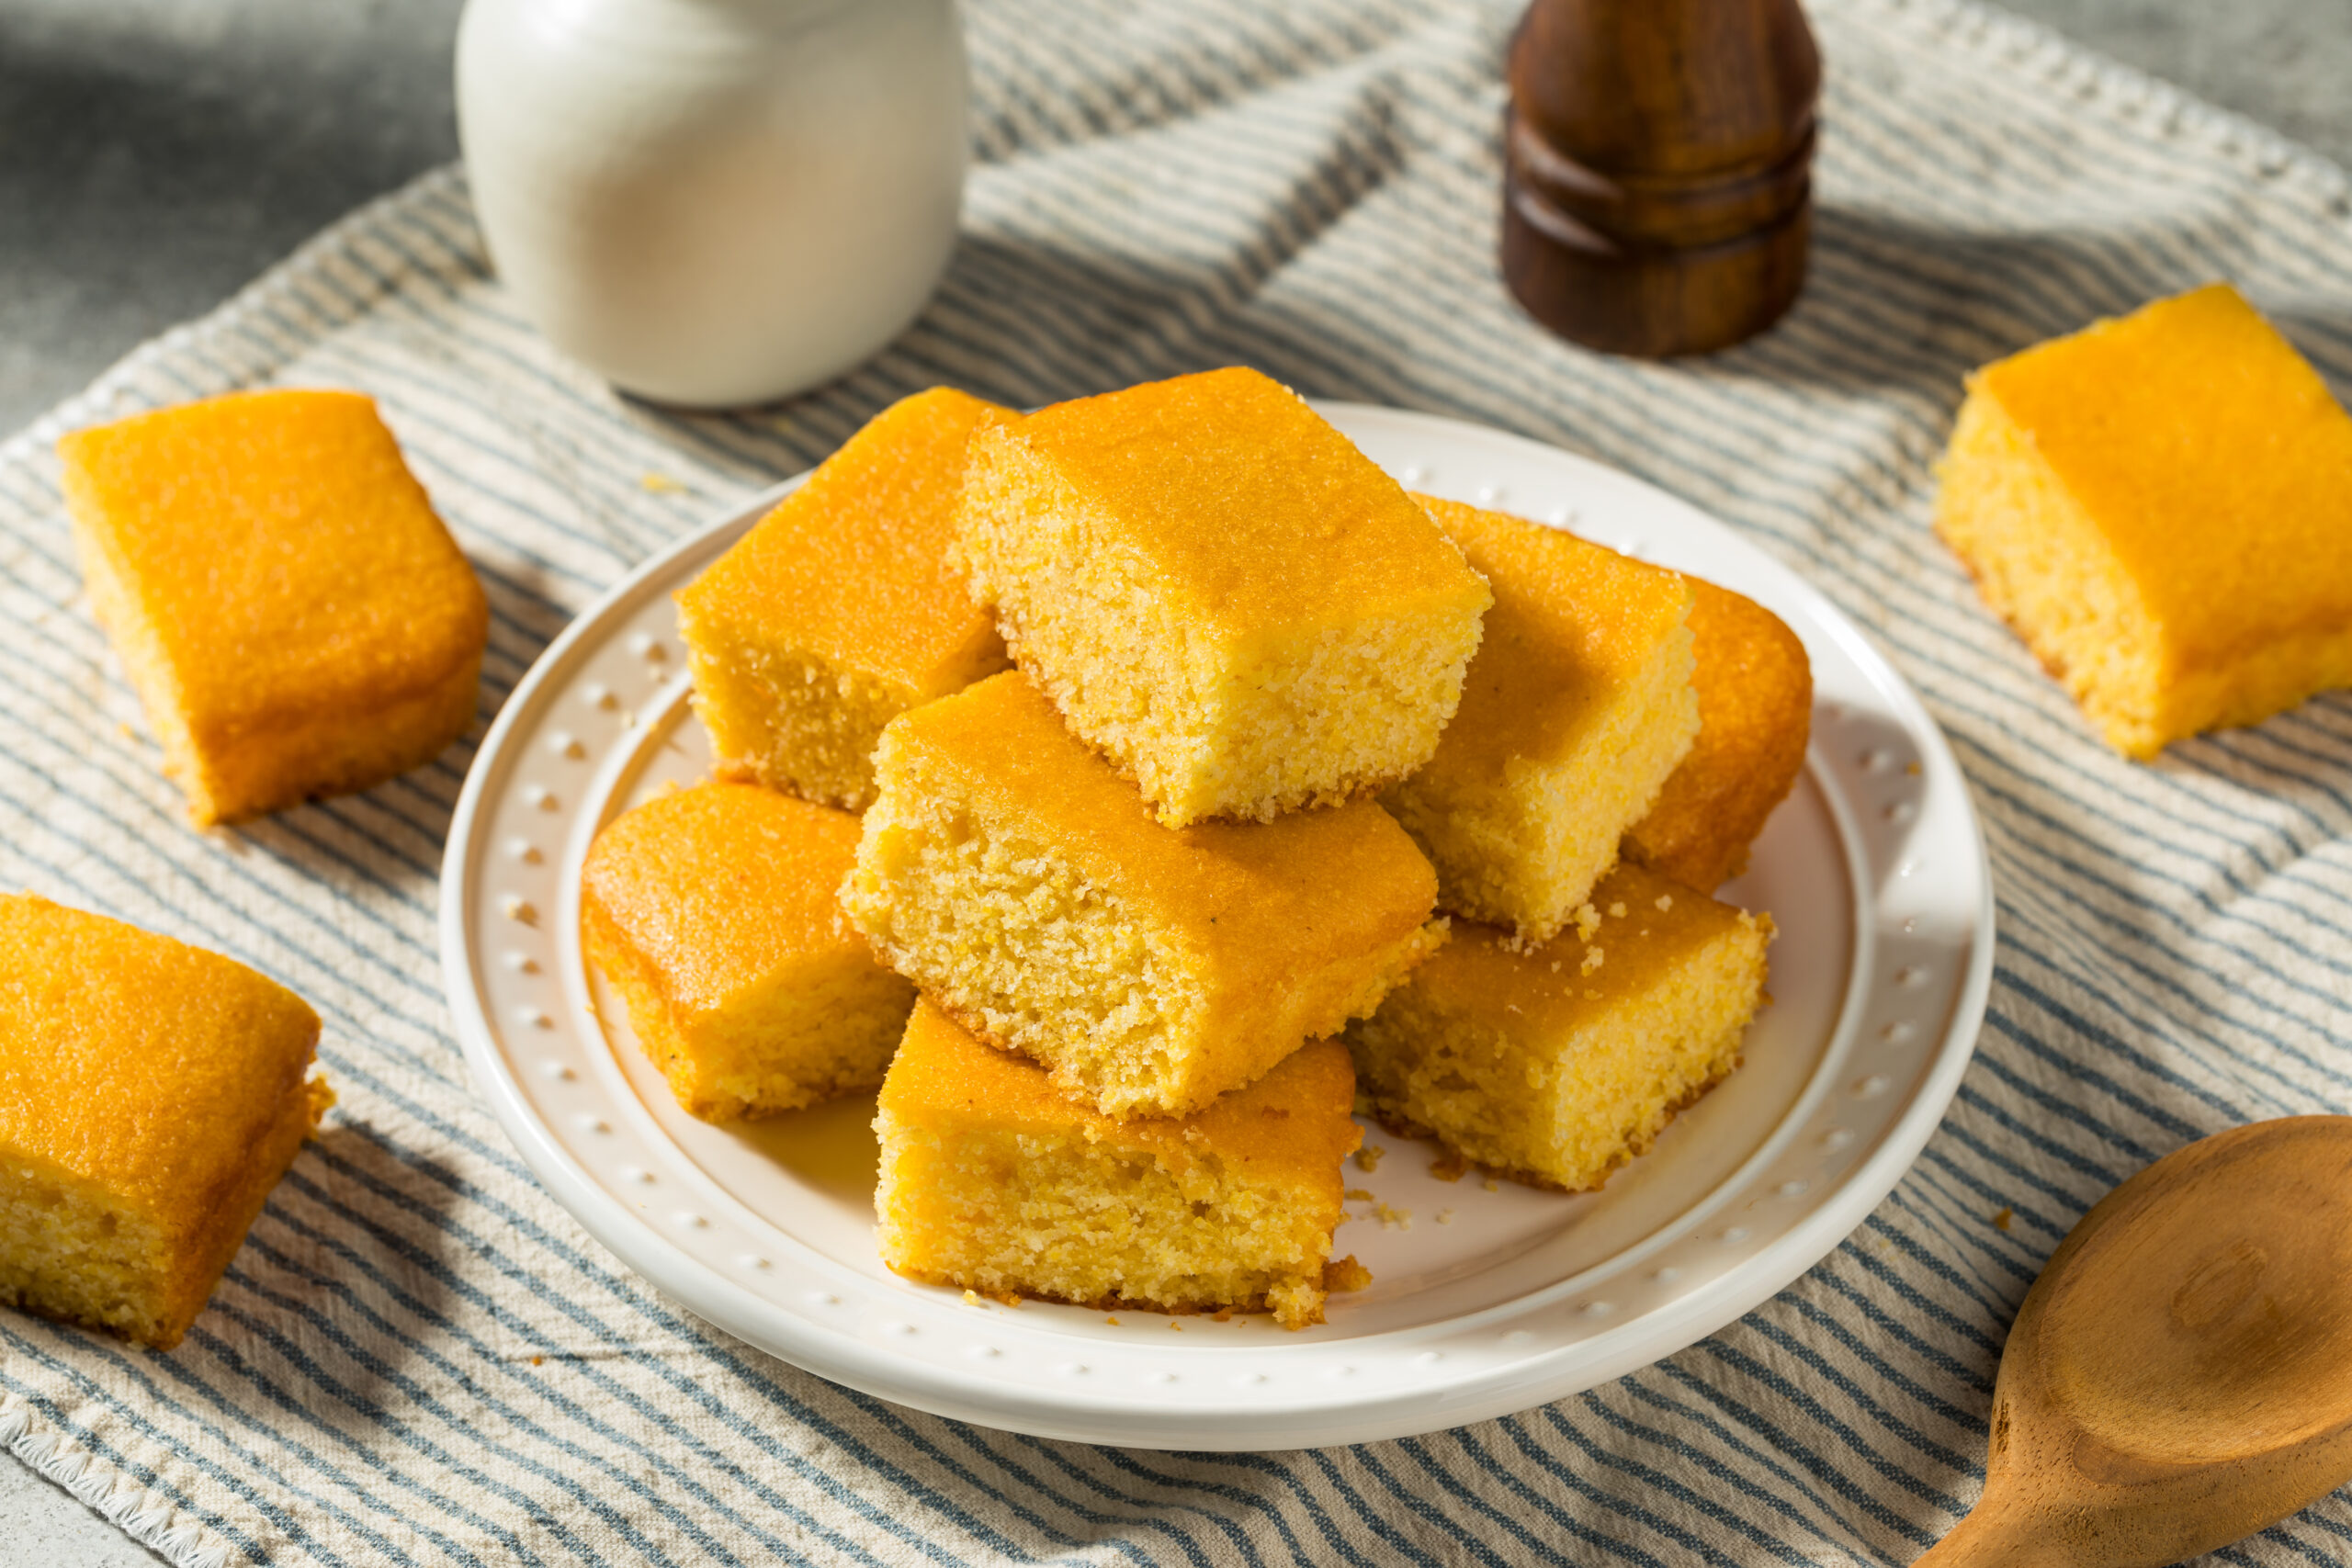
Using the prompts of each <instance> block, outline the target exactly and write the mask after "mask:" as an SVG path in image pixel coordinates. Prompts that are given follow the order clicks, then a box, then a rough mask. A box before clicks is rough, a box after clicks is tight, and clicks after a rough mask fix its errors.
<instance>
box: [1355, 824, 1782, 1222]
mask: <svg viewBox="0 0 2352 1568" xmlns="http://www.w3.org/2000/svg"><path fill="white" fill-rule="evenodd" d="M1603 886H1605V887H1606V888H1608V889H1609V890H1610V891H1611V895H1612V896H1614V897H1624V898H1626V899H1627V901H1628V902H1653V901H1655V900H1656V898H1657V897H1658V895H1659V894H1660V893H1661V892H1664V891H1666V890H1667V888H1666V884H1665V883H1664V880H1663V879H1662V878H1660V877H1658V876H1657V874H1655V873H1653V872H1650V871H1647V870H1645V869H1644V868H1642V867H1640V866H1636V865H1633V864H1631V863H1625V864H1621V865H1619V866H1618V868H1617V869H1616V870H1615V871H1613V872H1611V874H1610V875H1609V878H1608V880H1607V882H1605V883H1604V884H1603ZM1464 933H1465V934H1464V935H1463V936H1460V937H1457V938H1456V939H1455V941H1454V942H1452V943H1450V944H1449V945H1448V946H1447V948H1446V949H1445V951H1443V952H1442V953H1439V954H1438V955H1437V956H1436V957H1434V958H1432V959H1430V962H1429V963H1428V964H1424V965H1423V966H1422V967H1421V968H1420V970H1419V971H1418V972H1416V974H1415V975H1414V976H1413V977H1412V978H1411V979H1410V980H1408V982H1407V983H1406V984H1405V985H1404V986H1402V987H1398V989H1397V992H1396V993H1395V994H1394V995H1392V996H1391V997H1390V998H1388V1000H1387V1001H1386V1002H1385V1004H1383V1006H1382V1007H1381V1010H1380V1011H1379V1012H1377V1013H1375V1014H1374V1015H1373V1017H1371V1018H1370V1019H1367V1020H1364V1021H1363V1022H1361V1023H1358V1024H1355V1025H1353V1026H1351V1029H1350V1030H1349V1033H1348V1043H1349V1044H1350V1046H1351V1049H1352V1050H1353V1051H1354V1053H1355V1057H1356V1068H1357V1074H1358V1080H1357V1081H1358V1093H1359V1105H1360V1107H1361V1108H1362V1109H1363V1110H1364V1111H1367V1112H1368V1113H1370V1114H1371V1115H1372V1116H1374V1118H1375V1119H1377V1120H1378V1121H1380V1122H1382V1123H1384V1124H1385V1125H1387V1126H1389V1127H1391V1128H1393V1129H1395V1130H1396V1131H1397V1132H1399V1133H1405V1134H1411V1133H1416V1132H1422V1133H1433V1134H1435V1135H1436V1136H1437V1137H1438V1138H1439V1139H1440V1140H1441V1141H1442V1143H1443V1144H1445V1145H1447V1146H1448V1147H1450V1148H1452V1149H1453V1150H1456V1151H1458V1152H1459V1153H1460V1155H1461V1156H1462V1157H1463V1158H1464V1159H1466V1160H1472V1161H1476V1163H1478V1164H1480V1165H1483V1166H1486V1167H1487V1168H1490V1169H1491V1170H1494V1171H1495V1172H1497V1173H1498V1174H1501V1175H1505V1176H1509V1177H1511V1178H1513V1179H1518V1180H1521V1181H1527V1182H1531V1183H1532V1184H1535V1185H1538V1186H1547V1187H1555V1188H1558V1189H1561V1190H1566V1191H1584V1190H1591V1189H1594V1188H1597V1187H1599V1186H1600V1184H1601V1183H1602V1182H1603V1181H1605V1180H1606V1179H1607V1178H1608V1176H1609V1174H1610V1172H1611V1171H1612V1170H1614V1169H1615V1168H1617V1167H1618V1166H1620V1165H1622V1164H1623V1163H1624V1162H1625V1161H1626V1160H1627V1159H1629V1158H1631V1157H1633V1156H1634V1155H1636V1154H1638V1153H1640V1152H1641V1151H1643V1150H1645V1149H1646V1148H1647V1147H1648V1146H1649V1145H1650V1144H1651V1142H1652V1141H1653V1140H1654V1139H1655V1138H1656V1137H1657V1134H1658V1133H1659V1132H1660V1131H1661V1130H1662V1129H1663V1128H1664V1127H1665V1125H1666V1123H1667V1122H1668V1120H1669V1119H1671V1117H1672V1116H1673V1114H1674V1113H1675V1111H1677V1110H1678V1109H1679V1107H1681V1106H1682V1105H1684V1104H1687V1103H1689V1102H1690V1101H1691V1100H1695V1099H1696V1098H1697V1097H1698V1096H1699V1095H1700V1094H1702V1093H1703V1092H1704V1091H1705V1090H1706V1089H1709V1088H1710V1087H1712V1086H1713V1084H1715V1083H1716V1082H1718V1081H1720V1080H1721V1079H1722V1078H1723V1077H1724V1076H1725V1075H1726V1074H1728V1073H1729V1072H1730V1071H1731V1070H1732V1069H1733V1067H1735V1066H1736V1065H1737V1063H1738V1057H1739V1045H1740V1040H1741V1037H1742V1034H1743V1032H1745V1030H1746V1028H1747V1021H1748V1020H1749V1018H1750V1017H1751V1016H1752V1015H1753V1014H1754V1012H1755V1010H1756V1007H1757V1004H1758V995H1759V993H1760V992H1761V990H1762V987H1763V980H1764V948H1765V943H1766V942H1767V941H1769V939H1770V934H1771V923H1770V919H1767V918H1765V917H1760V916H1751V915H1748V914H1747V913H1744V912H1743V911H1741V910H1738V909H1735V908H1731V907H1729V906H1728V905H1724V904H1719V903H1716V902H1715V901H1714V900H1713V899H1712V898H1706V897H1701V896H1700V895H1698V894H1695V893H1692V892H1691V891H1689V890H1688V889H1682V890H1679V891H1678V892H1677V893H1676V896H1675V900H1674V910H1673V913H1672V914H1671V915H1668V916H1663V917H1661V918H1660V919H1658V920H1657V922H1656V923H1655V924H1654V926H1653V928H1652V933H1653V934H1652V935H1651V936H1649V937H1648V938H1640V937H1636V936H1634V935H1632V934H1631V933H1626V932H1620V933H1618V934H1616V935H1614V936H1613V937H1611V944H1610V945H1611V956H1612V962H1611V964H1609V966H1608V968H1607V970H1606V971H1605V972H1604V973H1603V977H1601V978H1600V980H1599V981H1598V983H1597V985H1596V986H1593V987H1583V986H1572V985H1570V984H1568V983H1566V982H1565V981H1564V979H1563V978H1562V977H1561V976H1555V975H1554V974H1553V973H1552V972H1551V964H1550V962H1549V954H1548V953H1547V952H1545V951H1544V950H1538V951H1537V952H1536V953H1534V954H1532V955H1531V954H1527V953H1519V952H1515V951H1513V950H1512V948H1511V947H1510V943H1509V942H1508V940H1507V938H1506V935H1505V933H1503V932H1501V931H1493V930H1481V929H1479V928H1475V927H1465V928H1464ZM1554 942H1555V946H1557V945H1561V944H1567V945H1568V946H1569V947H1570V949H1571V953H1570V955H1573V947H1574V944H1575V943H1576V942H1577V938H1576V937H1574V936H1573V935H1570V934H1567V933H1563V934H1562V935H1561V936H1559V937H1557V938H1555V939H1554ZM1579 967H1581V964H1579ZM1512 1004H1517V1005H1518V1006H1519V1007H1520V1009H1521V1010H1520V1011H1518V1012H1513V1011H1511V1010H1510V1007H1511V1005H1512Z"/></svg>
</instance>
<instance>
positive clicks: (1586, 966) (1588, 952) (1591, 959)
mask: <svg viewBox="0 0 2352 1568" xmlns="http://www.w3.org/2000/svg"><path fill="white" fill-rule="evenodd" d="M1607 956H1608V954H1607V953H1605V952H1603V951H1602V950H1601V949H1600V948H1598V947H1588V948H1586V949H1585V950H1584V961H1583V963H1582V964H1580V965H1578V973H1580V974H1585V975H1589V974H1591V973H1592V972H1593V971H1594V970H1596V969H1598V968H1600V964H1601V961H1602V960H1603V959H1604V958H1606V957H1607Z"/></svg>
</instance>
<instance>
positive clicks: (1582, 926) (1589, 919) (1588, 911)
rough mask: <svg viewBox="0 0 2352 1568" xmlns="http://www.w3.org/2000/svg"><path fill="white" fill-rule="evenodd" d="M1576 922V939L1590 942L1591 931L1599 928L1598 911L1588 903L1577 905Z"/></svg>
mask: <svg viewBox="0 0 2352 1568" xmlns="http://www.w3.org/2000/svg"><path fill="white" fill-rule="evenodd" d="M1576 924H1577V941H1579V942H1590V941H1591V940H1592V936H1593V933H1594V932H1595V931H1599V930H1600V910H1598V909H1596V908H1593V907H1592V906H1591V905H1590V904H1579V905H1577V913H1576Z"/></svg>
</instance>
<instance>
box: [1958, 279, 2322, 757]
mask: <svg viewBox="0 0 2352 1568" xmlns="http://www.w3.org/2000/svg"><path fill="white" fill-rule="evenodd" d="M1940 476H1941V483H1940V488H1939V494H1938V498H1937V503H1936V529H1937V532H1938V533H1939V534H1940V535H1941V536H1943V538H1944V540H1945V541H1946V543H1948V544H1950V545H1951V547H1952V548H1953V550H1955V551H1956V552H1957V553H1958V554H1959V555H1960V557H1961V558H1962V561H1964V562H1965V563H1966V564H1967V566H1968V568H1969V570H1971V571H1972V572H1973V573H1974V574H1975V577H1976V581H1977V586H1978V588H1979V589H1980V591H1981V592H1983V594H1984V596H1985V603H1986V604H1988V605H1989V606H1991V608H1992V609H1993V610H1994V611H1995V612H1996V614H1998V615H2001V616H2002V617H2004V618H2005V619H2006V620H2007V621H2008V623H2009V624H2010V626H2013V627H2014V628H2016V630H2017V631H2018V635H2019V636H2021V637H2024V639H2025V641H2026V643H2027V645H2028V646H2029V647H2030V649H2032V650H2033V652H2034V654H2035V656H2036V657H2037V658H2038V659H2040V660H2041V662H2042V664H2043V666H2044V667H2045V668H2047V669H2048V670H2049V671H2051V673H2052V675H2054V676H2056V677H2057V678H2058V679H2059V680H2060V681H2061V682H2064V685H2065V687H2066V689H2067V690H2068V691H2069V692H2070V693H2072V694H2073V695H2074V696H2075V700H2076V701H2077V702H2078V703H2080V704H2081V705H2082V708H2083V711H2084V714H2085V715H2086V716H2087V717H2088V718H2089V719H2090V721H2091V723H2092V724H2093V725H2094V726H2096V727H2097V728H2098V729H2099V731H2100V732H2101V733H2102V734H2103V735H2104V736H2105V738H2106V739H2107V740H2108V742H2109V744H2110V745H2111V746H2113V747H2114V748H2115V749H2116V750H2119V751H2120V752H2122V753H2124V754H2125V755H2126V756H2131V757H2136V758H2142V759H2145V758H2148V757H2153V756H2154V754H2155V753H2156V752H2157V751H2159V750H2162V749H2163V748H2164V747H2165V745H2167V744H2169V743H2170V742H2172V741H2174V740H2177V739H2181V738H2182V737H2184V736H2188V735H2191V734H2195V733H2197V732H2198V731H2199V730H2204V729H2209V728H2215V727H2217V726H2224V725H2241V724H2252V723H2256V722H2257V721H2259V720H2260V719H2262V718H2265V717H2267V716H2269V715H2270V714H2273V713H2276V712H2278V710H2279V709H2281V708H2284V707H2287V706H2290V705H2292V704H2294V703H2297V702H2300V701H2301V700H2302V699H2303V698H2304V697H2306V696H2308V695H2310V694H2312V693H2313V692H2316V691H2319V690H2323V689H2324V688H2327V687H2331V686H2340V685H2345V684H2347V683H2352V416H2347V415H2346V412H2345V411H2344V410H2343V408H2342V407H2340V406H2339V405H2338V404H2337V403H2336V402H2335V399H2334V398H2333V397H2332V396H2330V395H2329V392H2328V390H2327V387H2326V384H2325V383H2324V381H2322V380H2321V379H2320V378H2319V376H2318V374H2317V372H2315V371H2313V370H2312V367H2310V365H2308V364H2307V363H2306V362H2305V361H2304V360H2303V359H2302V357H2301V355H2298V354H2297V353H2296V352H2295V350H2294V348H2293V347H2292V345H2290V344H2289V343H2288V342H2287V341H2286V340H2285V339H2284V338H2283V337H2281V336H2279V334H2278V332H2277V331H2276V330H2275V329H2273V328H2272V327H2271V326H2270V325H2269V323H2268V322H2267V321H2264V320H2263V319H2262V317H2261V316H2260V315H2259V314H2257V313H2256V311H2255V310H2254V309H2253V307H2252V306H2250V305H2248V304H2247V303H2246V302H2245V299H2242V298H2241V297H2240V296H2239V295H2238V294H2237V292H2236V291H2235V290H2233V289H2232V288H2228V287H2227V286H2226V285H2219V284H2217V285H2214V286H2212V287H2210V288H2201V289H2198V290H2196V291H2194V292H2192V293H2189V294H2186V295H2182V296H2180V297H2178V298H2177V299H2166V300H2160V301H2158V302H2157V303H2155V304H2154V305H2151V306H2148V307H2147V308H2146V309H2144V310H2140V311H2139V312H2137V313H2136V314H2133V315H2131V316H2127V317H2124V318H2121V319H2120V320H2116V321H2101V322H2098V324H2096V325H2094V326H2092V327H2090V328H2088V329H2087V330H2086V331H2084V332H2081V333H2075V335H2073V336H2071V337H2066V338H2060V339H2057V340H2055V341H2053V342H2051V343H2046V344H2041V345H2039V346H2037V347H2034V348H2030V349H2028V350H2026V351H2025V352H2024V353H2022V354H2018V355H2014V356H2012V357H2010V358H2008V359H2005V360H2002V361H2000V362H1999V363H1997V364H1995V365H1991V366H1988V367H1985V369H1983V370H1981V371H1979V372H1977V373H1976V374H1975V375H1974V376H1973V377H1972V378H1970V380H1969V391H1968V397H1967V400H1966V401H1965V402H1964V403H1963V404H1962V408H1961V412H1960V418H1959V421H1958V423H1957V425H1956V427H1955V428H1954V430H1953V433H1952V439H1951V447H1950V449H1949V451H1948V452H1947V453H1946V455H1945V457H1944V460H1943V463H1942V465H1941V468H1940Z"/></svg>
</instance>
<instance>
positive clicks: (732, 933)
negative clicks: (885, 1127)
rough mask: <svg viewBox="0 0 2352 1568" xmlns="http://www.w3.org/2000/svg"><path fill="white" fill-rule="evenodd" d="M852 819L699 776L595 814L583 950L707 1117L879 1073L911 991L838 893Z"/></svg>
mask: <svg viewBox="0 0 2352 1568" xmlns="http://www.w3.org/2000/svg"><path fill="white" fill-rule="evenodd" d="M857 836H858V823H857V818H854V817H852V816H850V815H849V814H848V813H847V812H842V811H836V810H833V809H832V808H831V807H823V806H818V805H814V804H812V803H810V802H809V801H804V800H797V799H793V798H791V797H789V796H786V795H779V794H777V793H775V791H772V790H769V789H765V788H763V787H762V786H760V785H758V784H735V783H730V782H725V781H712V782H707V783H704V784H696V785H695V786H694V787H692V788H690V789H683V790H677V791H674V792H673V793H670V794H667V795H657V796H655V797H654V798H653V799H651V800H650V801H647V802H646V803H644V804H643V805H641V806H639V807H635V808H634V809H632V810H630V811H628V812H626V813H624V814H623V815H622V816H620V817H618V818H615V819H614V820H613V821H612V822H611V823H609V824H607V825H606V826H605V829H604V830H603V831H602V832H601V833H599V834H598V835H597V836H596V840H595V842H594V844H592V845H591V846H590V848H589V852H588V858H587V861H586V863H584V864H583V866H582V871H581V914H582V928H583V935H584V936H585V938H586V941H587V946H588V953H589V956H590V957H591V958H592V959H593V960H594V962H595V964H596V966H597V967H598V968H599V969H600V970H602V971H603V972H604V975H605V978H606V979H607V980H608V981H610V982H611V983H612V985H613V987H614V988H615V989H616V990H617V991H619V993H620V995H621V998H622V1000H623V1001H624V1002H625V1003H626V1004H627V1005H628V1015H629V1021H630V1023H631V1024H632V1025H633V1026H634V1027H635V1028H636V1031H637V1034H638V1038H639V1041H640V1042H641V1043H643V1044H644V1046H645V1049H646V1052H647V1054H648V1055H650V1057H651V1058H652V1060H653V1062H654V1064H655V1065H656V1066H659V1067H660V1068H661V1069H662V1075H663V1076H664V1077H667V1078H668V1079H669V1080H670V1089H671V1091H672V1092H673V1094H674V1095H676V1097H677V1100H678V1103H679V1104H680V1105H681V1106H682V1107H684V1109H685V1110H686V1111H689V1112H691V1113H692V1114H694V1115H695V1116H699V1117H701V1118H703V1119H704V1120H706V1121H710V1122H726V1121H731V1120H733V1119H735V1118H737V1117H744V1116H766V1115H773V1114H775V1112H777V1111H794V1110H798V1109H800V1108H802V1107H804V1106H809V1105H815V1104H819V1103H820V1102H821V1101H824V1100H830V1099H832V1098H834V1097H835V1096H837V1095H841V1094H844V1093H848V1092H850V1091H852V1090H855V1089H871V1088H873V1087H874V1086H875V1085H876V1084H878V1083H880V1082H881V1081H882V1075H883V1072H884V1070H885V1069H886V1068H888V1066H889V1062H890V1053H891V1052H892V1050H894V1049H895V1048H896V1047H897V1044H898V1040H899V1033H900V1032H901V1031H902V1030H903V1028H904V1027H905V1023H906V1018H907V1011H908V1010H909V1009H910V1008H911V1007H912V1006H913V1005H914V987H912V986H910V984H908V982H907V981H905V980H904V979H901V978H900V977H899V976H897V975H894V974H892V973H891V972H890V971H889V970H888V969H887V968H885V967H883V965H882V964H879V963H877V962H876V960H875V957H874V954H873V952H872V950H871V949H869V948H868V947H867V946H866V943H865V938H863V937H862V936H860V935H859V934H858V933H857V931H855V930H854V929H853V928H852V927H851V925H850V923H849V921H848V920H847V919H845V918H844V917H843V916H842V912H841V910H840V908H839V907H838V906H837V905H836V904H835V902H834V897H833V895H834V890H835V889H837V888H838V887H839V886H841V882H842V877H844V876H846V875H847V874H849V870H850V867H851V866H852V865H853V864H854V862H855V859H856V852H857Z"/></svg>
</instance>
